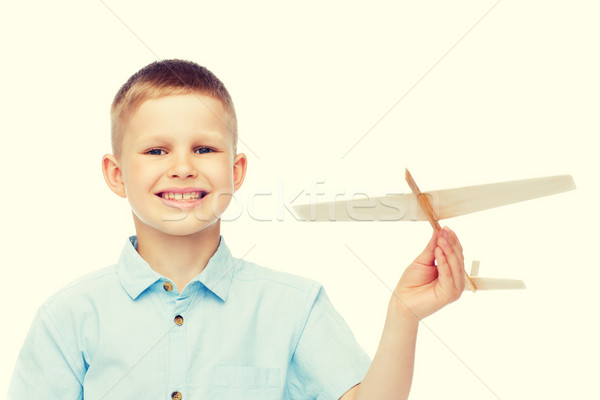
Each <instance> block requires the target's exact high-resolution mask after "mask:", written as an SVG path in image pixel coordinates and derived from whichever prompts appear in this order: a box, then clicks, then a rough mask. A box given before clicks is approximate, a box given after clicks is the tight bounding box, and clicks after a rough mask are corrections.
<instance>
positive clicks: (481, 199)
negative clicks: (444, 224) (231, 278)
mask: <svg viewBox="0 0 600 400" xmlns="http://www.w3.org/2000/svg"><path fill="white" fill-rule="evenodd" d="M406 181H407V182H408V185H409V186H410V189H411V191H412V193H409V194H391V195H387V196H381V197H373V198H361V199H352V200H340V201H334V202H321V203H312V204H302V205H297V206H294V210H295V212H296V214H297V215H298V217H299V219H301V220H305V221H429V223H430V224H431V226H432V227H433V229H434V230H438V229H441V228H440V225H439V223H438V221H439V220H441V219H445V218H451V217H456V216H459V215H464V214H469V213H473V212H476V211H481V210H486V209H488V208H494V207H500V206H503V205H507V204H512V203H517V202H521V201H525V200H531V199H535V198H538V197H543V196H549V195H552V194H556V193H561V192H566V191H569V190H573V189H575V182H574V181H573V178H572V177H571V176H570V175H560V176H550V177H545V178H535V179H525V180H520V181H510V182H500V183H492V184H486V185H477V186H467V187H461V188H454V189H445V190H438V191H431V192H426V193H422V192H421V191H420V190H419V187H418V186H417V184H416V183H415V181H414V179H413V178H412V176H411V174H410V172H408V170H406ZM478 273H479V261H473V264H472V266H471V274H470V275H469V274H467V273H466V271H465V280H466V287H465V290H471V291H473V292H475V291H476V290H494V289H524V288H525V284H524V283H523V281H520V280H513V279H494V278H480V277H478V276H477V275H478Z"/></svg>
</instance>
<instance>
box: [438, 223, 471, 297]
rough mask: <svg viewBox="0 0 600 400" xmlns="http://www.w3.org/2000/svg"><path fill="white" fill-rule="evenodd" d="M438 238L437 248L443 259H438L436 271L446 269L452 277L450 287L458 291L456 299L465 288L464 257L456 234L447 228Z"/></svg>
mask: <svg viewBox="0 0 600 400" xmlns="http://www.w3.org/2000/svg"><path fill="white" fill-rule="evenodd" d="M439 236H440V237H439V240H438V246H440V248H441V250H443V255H444V258H443V259H440V258H438V270H440V267H441V268H442V269H443V268H448V271H449V273H450V274H451V276H452V286H453V287H454V288H455V289H456V291H458V296H457V297H456V298H458V297H459V296H460V293H462V291H463V290H464V286H465V267H464V257H463V254H462V251H463V249H462V246H461V245H460V242H459V241H458V238H457V237H456V234H455V233H454V232H452V231H451V230H450V229H449V228H448V227H445V228H444V229H443V230H441V234H440V235H439ZM444 263H446V264H444ZM441 273H442V272H441V271H440V274H441ZM440 283H441V282H440ZM454 300H455V299H454Z"/></svg>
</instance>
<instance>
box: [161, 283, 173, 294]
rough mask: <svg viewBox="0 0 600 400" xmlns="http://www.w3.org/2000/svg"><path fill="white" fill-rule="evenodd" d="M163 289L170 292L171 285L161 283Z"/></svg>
mask: <svg viewBox="0 0 600 400" xmlns="http://www.w3.org/2000/svg"><path fill="white" fill-rule="evenodd" d="M163 289H165V290H166V291H167V292H170V291H171V290H173V285H171V282H165V283H163Z"/></svg>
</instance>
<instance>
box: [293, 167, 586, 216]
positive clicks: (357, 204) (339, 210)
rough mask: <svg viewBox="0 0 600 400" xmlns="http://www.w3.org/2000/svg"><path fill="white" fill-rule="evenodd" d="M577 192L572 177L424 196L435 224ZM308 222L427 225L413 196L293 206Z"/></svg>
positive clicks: (502, 184)
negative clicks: (571, 191)
mask: <svg viewBox="0 0 600 400" xmlns="http://www.w3.org/2000/svg"><path fill="white" fill-rule="evenodd" d="M573 189H575V182H574V181H573V177H572V176H571V175H560V176H550V177H544V178H534V179H525V180H519V181H509V182H499V183H491V184H486V185H476V186H466V187H460V188H455V189H445V190H437V191H431V192H424V194H425V195H427V196H428V197H430V201H431V204H432V208H433V211H434V214H435V216H436V220H440V219H445V218H451V217H456V216H459V215H464V214H469V213H473V212H477V211H481V210H486V209H488V208H494V207H500V206H503V205H507V204H512V203H518V202H521V201H526V200H531V199H535V198H538V197H543V196H549V195H552V194H556V193H561V192H566V191H569V190H573ZM294 211H295V212H296V214H297V215H298V218H299V219H301V220H305V221H427V216H426V215H425V213H423V211H422V210H421V208H420V207H419V205H418V202H417V197H416V196H415V195H414V194H413V193H407V194H389V195H386V196H380V197H371V198H366V197H365V198H358V199H351V200H340V201H335V202H320V203H313V204H301V205H297V206H294Z"/></svg>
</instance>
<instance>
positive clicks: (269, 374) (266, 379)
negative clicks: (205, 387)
mask: <svg viewBox="0 0 600 400" xmlns="http://www.w3.org/2000/svg"><path fill="white" fill-rule="evenodd" d="M281 375H282V372H281V369H280V368H259V367H252V366H231V365H219V366H215V367H214V369H213V388H212V390H211V397H210V399H211V400H239V399H244V400H254V399H257V400H258V399H260V400H271V399H273V400H275V399H277V400H279V399H281V398H282V396H283V394H282V392H283V390H282V389H283V383H282V379H281Z"/></svg>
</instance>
